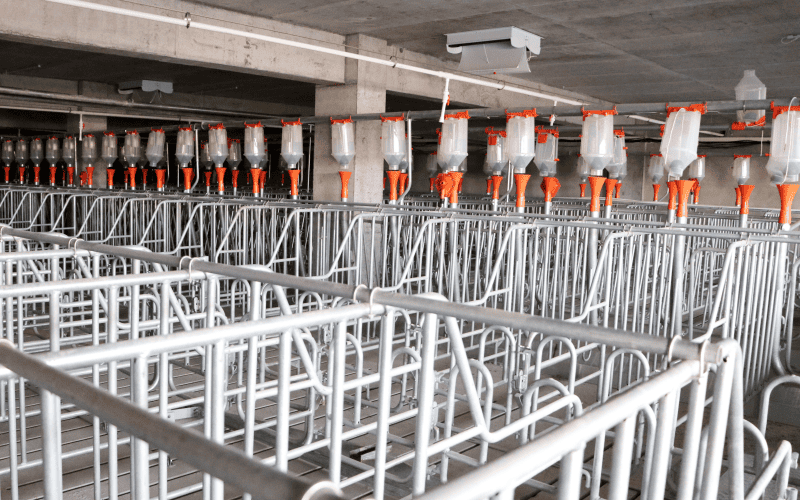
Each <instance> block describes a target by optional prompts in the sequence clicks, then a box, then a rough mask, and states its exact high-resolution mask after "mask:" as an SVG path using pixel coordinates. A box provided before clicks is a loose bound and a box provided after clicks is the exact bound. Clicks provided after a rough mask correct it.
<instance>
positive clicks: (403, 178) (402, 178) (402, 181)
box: [398, 172, 408, 194]
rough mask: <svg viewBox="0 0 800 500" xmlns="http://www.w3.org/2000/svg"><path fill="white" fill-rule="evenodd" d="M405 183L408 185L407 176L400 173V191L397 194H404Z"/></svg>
mask: <svg viewBox="0 0 800 500" xmlns="http://www.w3.org/2000/svg"><path fill="white" fill-rule="evenodd" d="M407 183H408V174H404V173H402V172H400V190H399V191H398V194H403V193H405V191H406V184H407Z"/></svg>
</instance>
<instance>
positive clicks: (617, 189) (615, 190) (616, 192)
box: [614, 181, 622, 198]
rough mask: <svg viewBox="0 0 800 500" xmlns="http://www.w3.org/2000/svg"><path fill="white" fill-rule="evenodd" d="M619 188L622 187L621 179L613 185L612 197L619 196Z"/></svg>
mask: <svg viewBox="0 0 800 500" xmlns="http://www.w3.org/2000/svg"><path fill="white" fill-rule="evenodd" d="M620 189H622V181H618V182H617V185H616V186H614V198H619V191H620Z"/></svg>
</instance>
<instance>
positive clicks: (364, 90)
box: [313, 35, 387, 203]
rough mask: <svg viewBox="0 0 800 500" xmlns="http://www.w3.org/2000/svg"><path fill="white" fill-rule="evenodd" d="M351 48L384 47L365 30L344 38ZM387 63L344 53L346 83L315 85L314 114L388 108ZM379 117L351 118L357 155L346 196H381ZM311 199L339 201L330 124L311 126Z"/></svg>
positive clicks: (368, 198)
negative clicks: (312, 144)
mask: <svg viewBox="0 0 800 500" xmlns="http://www.w3.org/2000/svg"><path fill="white" fill-rule="evenodd" d="M346 43H347V45H348V46H349V47H353V48H354V51H359V50H365V51H369V53H372V54H375V53H376V52H386V51H387V48H386V42H385V41H384V40H378V39H375V38H370V37H367V36H363V35H350V36H348V37H347V41H346ZM386 75H387V68H386V67H385V66H378V65H375V64H369V63H365V62H361V61H355V60H352V59H348V60H347V61H346V63H345V84H344V85H337V86H318V87H317V91H316V101H315V114H316V115H317V116H332V115H347V114H357V113H382V112H384V111H386ZM380 136H381V122H380V121H367V122H356V123H355V145H356V157H355V160H353V175H352V177H351V178H350V185H349V187H350V189H349V191H350V195H349V201H351V202H359V203H380V202H381V200H382V198H383V184H382V178H383V155H382V154H381V139H380ZM314 144H315V147H314V179H313V188H314V199H315V200H320V201H338V200H339V199H340V193H341V181H340V180H339V164H338V163H337V162H336V160H334V159H333V156H331V127H330V123H328V124H319V125H316V126H315V127H314Z"/></svg>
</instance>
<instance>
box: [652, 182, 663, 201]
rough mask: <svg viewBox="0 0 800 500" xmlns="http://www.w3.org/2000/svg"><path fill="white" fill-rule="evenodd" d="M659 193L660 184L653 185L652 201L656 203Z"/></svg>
mask: <svg viewBox="0 0 800 500" xmlns="http://www.w3.org/2000/svg"><path fill="white" fill-rule="evenodd" d="M659 191H661V184H653V201H658V192H659Z"/></svg>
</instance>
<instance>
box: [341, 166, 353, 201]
mask: <svg viewBox="0 0 800 500" xmlns="http://www.w3.org/2000/svg"><path fill="white" fill-rule="evenodd" d="M352 174H353V173H352V172H348V171H347V170H340V171H339V177H340V178H341V179H342V199H343V200H346V199H347V198H349V193H348V192H347V185H348V184H349V183H350V176H351V175H352Z"/></svg>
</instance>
